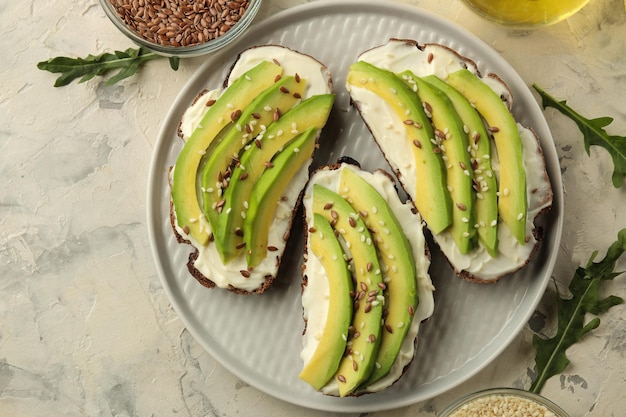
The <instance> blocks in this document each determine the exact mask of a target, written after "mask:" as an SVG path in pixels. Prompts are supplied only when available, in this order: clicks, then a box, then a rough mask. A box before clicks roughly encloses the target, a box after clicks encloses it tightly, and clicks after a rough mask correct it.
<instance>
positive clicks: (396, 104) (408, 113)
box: [347, 61, 452, 234]
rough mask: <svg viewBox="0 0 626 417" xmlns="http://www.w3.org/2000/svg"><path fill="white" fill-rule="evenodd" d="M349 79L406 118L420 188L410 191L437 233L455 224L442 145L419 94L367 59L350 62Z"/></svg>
mask: <svg viewBox="0 0 626 417" xmlns="http://www.w3.org/2000/svg"><path fill="white" fill-rule="evenodd" d="M347 83H348V85H351V86H354V87H359V88H365V89H368V90H369V91H371V92H373V93H374V94H376V95H377V96H379V97H380V98H381V99H382V100H384V101H385V102H386V103H387V104H388V105H389V106H391V107H392V108H393V110H394V111H395V112H396V113H397V114H398V116H399V117H400V120H402V121H403V122H404V126H405V129H406V131H407V133H408V135H409V138H410V140H411V142H412V143H411V144H410V145H411V146H410V148H411V149H412V152H413V158H414V161H415V170H416V172H417V182H416V186H417V189H416V190H415V194H414V195H413V193H412V192H409V194H410V195H411V198H412V199H413V201H414V203H415V206H416V207H417V209H418V211H419V212H420V214H421V215H422V217H423V218H424V221H425V222H426V223H427V224H428V228H429V229H430V230H431V231H432V232H433V233H435V234H437V233H440V232H442V231H443V230H445V229H446V228H447V227H448V226H450V225H451V224H452V203H451V199H450V194H449V193H448V192H447V189H446V170H445V166H444V163H443V160H442V158H441V155H440V154H439V152H440V149H439V147H438V146H435V145H434V144H433V143H432V142H431V139H433V138H434V131H433V129H432V127H431V124H430V120H429V119H428V117H427V116H426V114H425V112H424V108H423V107H422V103H421V102H420V101H419V99H418V97H417V95H416V94H415V92H414V91H413V90H412V89H411V88H410V87H409V86H407V85H406V84H405V82H404V81H403V80H402V79H400V78H399V77H397V76H396V74H394V73H392V72H390V71H387V70H384V69H381V68H377V67H376V66H374V65H372V64H369V63H367V62H365V61H358V62H356V63H354V64H352V65H351V66H350V69H349V71H348V77H347Z"/></svg>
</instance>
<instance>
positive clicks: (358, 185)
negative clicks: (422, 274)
mask: <svg viewBox="0 0 626 417" xmlns="http://www.w3.org/2000/svg"><path fill="white" fill-rule="evenodd" d="M339 190H340V195H341V196H342V197H343V198H344V199H346V200H347V201H348V202H349V203H350V205H351V206H352V207H353V208H354V209H355V210H357V211H358V212H359V213H361V214H362V215H364V214H367V216H366V217H363V219H364V222H365V224H366V226H367V228H368V229H369V230H370V232H371V233H372V237H373V239H374V242H375V246H376V248H377V250H378V259H379V261H380V264H381V266H382V270H383V276H384V283H385V287H386V289H385V291H384V295H385V309H386V312H385V315H384V318H383V331H382V338H381V345H380V350H379V351H378V356H377V358H376V366H375V368H374V371H373V372H372V374H371V375H370V377H369V378H368V379H367V381H365V382H364V383H363V384H362V386H363V387H366V386H368V385H371V384H373V383H374V382H376V381H378V380H379V379H380V378H382V377H384V376H385V375H387V374H388V373H389V370H390V369H391V366H392V365H393V364H394V362H395V360H396V358H397V356H398V353H399V352H400V348H401V347H402V343H403V342H404V339H405V336H406V334H407V332H408V330H409V327H410V325H411V321H412V319H413V314H412V312H415V311H416V309H417V304H418V294H417V271H416V264H415V259H414V257H413V250H412V247H411V244H410V243H409V240H408V238H407V237H406V235H405V234H404V231H403V230H402V226H400V223H399V222H398V219H397V218H396V216H395V214H394V213H393V211H392V210H391V208H390V207H389V205H388V204H387V202H386V201H385V199H384V198H383V196H381V195H380V194H379V193H378V191H377V190H376V189H375V188H374V187H373V186H372V185H370V184H369V183H367V182H366V181H365V180H364V179H363V178H362V177H361V176H359V175H358V174H357V173H355V172H354V171H353V170H352V169H349V168H348V167H344V168H343V169H342V171H341V177H340V185H339Z"/></svg>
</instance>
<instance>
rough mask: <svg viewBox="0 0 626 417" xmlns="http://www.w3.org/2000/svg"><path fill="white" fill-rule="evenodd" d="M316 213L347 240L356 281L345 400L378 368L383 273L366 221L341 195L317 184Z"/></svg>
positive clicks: (344, 363)
mask: <svg viewBox="0 0 626 417" xmlns="http://www.w3.org/2000/svg"><path fill="white" fill-rule="evenodd" d="M313 213H318V214H321V215H322V216H324V217H325V218H326V220H328V221H329V222H330V224H331V226H332V227H333V229H334V230H335V232H337V234H338V235H339V236H340V239H341V240H343V242H344V244H345V247H346V250H345V251H346V252H347V256H350V257H351V263H350V264H351V267H352V274H353V278H354V280H355V292H356V295H355V306H354V316H353V319H352V328H353V329H354V330H353V331H352V332H351V334H350V336H349V338H348V344H347V349H346V353H345V355H344V356H343V358H342V360H341V362H340V364H339V369H338V370H337V373H336V374H335V379H336V380H337V382H338V388H339V396H340V397H345V396H346V395H349V394H350V393H352V392H353V391H354V390H355V389H356V388H357V387H358V386H359V385H360V384H361V383H363V382H364V381H366V380H367V379H368V378H369V376H370V375H371V374H372V372H373V370H374V368H375V365H376V359H377V357H378V350H379V348H380V343H381V320H382V310H383V300H384V296H383V290H382V287H383V280H382V270H381V267H380V263H379V262H378V257H377V254H376V247H375V246H374V242H373V239H372V236H371V234H370V232H369V230H368V229H367V226H366V225H365V222H364V221H363V219H362V218H361V217H360V215H359V213H358V211H356V210H355V209H354V208H353V207H352V206H351V205H350V204H349V203H348V202H347V201H346V200H344V199H343V198H342V197H341V196H340V195H339V194H337V193H335V192H334V191H332V190H330V189H328V188H326V187H324V186H322V185H319V184H314V185H313Z"/></svg>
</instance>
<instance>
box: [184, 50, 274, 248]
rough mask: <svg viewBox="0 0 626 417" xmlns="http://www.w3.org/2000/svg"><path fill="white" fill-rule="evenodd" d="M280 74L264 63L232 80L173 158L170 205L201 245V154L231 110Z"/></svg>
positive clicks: (203, 229)
mask: <svg viewBox="0 0 626 417" xmlns="http://www.w3.org/2000/svg"><path fill="white" fill-rule="evenodd" d="M282 72H283V69H282V67H280V66H279V65H276V64H275V63H273V62H268V61H264V62H261V63H259V64H258V65H257V66H255V67H253V68H252V69H250V70H249V71H247V72H246V73H245V74H243V75H242V76H241V77H239V78H238V79H237V80H235V81H234V82H233V83H232V84H231V86H230V87H229V88H227V89H226V90H225V91H224V92H223V93H222V95H221V96H220V97H219V98H218V99H217V100H216V101H215V103H214V104H213V105H212V106H211V107H210V108H209V110H208V111H207V113H206V114H205V115H204V117H203V118H202V121H201V122H200V125H199V127H198V128H197V129H196V130H194V132H193V133H192V134H191V136H190V137H189V139H188V140H187V142H186V143H185V146H183V149H182V150H181V152H180V154H179V155H178V157H177V159H176V164H175V165H174V170H173V175H172V202H173V205H174V213H175V215H176V221H177V223H178V225H179V226H180V227H181V228H182V229H184V230H185V231H187V230H188V234H189V235H190V236H191V237H192V238H194V239H195V240H196V241H197V242H198V243H199V244H201V245H206V244H207V243H208V240H209V233H208V232H207V228H206V227H205V225H204V224H205V222H204V221H203V220H204V214H203V211H202V207H201V200H202V199H201V197H200V196H199V195H198V190H197V179H196V178H197V176H198V173H199V167H200V163H201V160H202V158H203V155H204V154H205V153H206V151H207V149H209V146H211V145H212V143H213V141H214V140H215V138H216V137H217V136H218V135H219V134H220V132H222V131H223V130H224V128H226V127H227V126H228V125H229V124H230V123H231V114H232V113H233V111H235V110H234V109H242V108H244V107H246V106H247V105H248V104H249V103H250V102H251V101H252V100H253V99H254V98H255V97H256V96H257V95H258V94H260V93H261V92H262V91H263V90H265V89H266V88H268V87H269V86H270V85H272V84H274V79H275V78H276V76H279V75H281V74H282Z"/></svg>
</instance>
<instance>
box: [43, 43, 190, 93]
mask: <svg viewBox="0 0 626 417" xmlns="http://www.w3.org/2000/svg"><path fill="white" fill-rule="evenodd" d="M159 58H165V57H164V56H162V55H159V54H156V53H154V52H151V51H149V50H147V49H145V48H137V49H134V48H128V49H126V50H125V51H115V52H114V53H108V52H107V53H103V54H101V55H91V54H89V55H88V56H87V57H86V58H70V57H65V56H59V57H56V58H51V59H49V60H47V61H42V62H39V63H38V64H37V68H39V69H40V70H44V71H49V72H52V73H57V74H58V73H60V74H61V76H60V77H58V78H57V79H56V81H55V83H54V86H55V87H62V86H65V85H68V84H69V83H71V82H72V81H74V80H75V79H79V81H78V82H79V83H82V82H85V81H88V80H91V79H92V78H94V77H96V76H100V75H105V74H107V73H108V72H110V71H113V70H118V72H117V73H116V74H115V75H114V76H112V77H111V78H109V79H108V80H107V82H106V84H107V85H113V84H115V83H117V82H118V81H120V80H123V79H125V78H128V77H130V76H132V75H134V74H136V73H137V71H139V67H140V66H141V65H143V64H144V63H145V62H147V61H150V60H153V59H159ZM169 60H170V66H171V67H172V69H173V70H174V71H176V70H177V69H178V64H179V58H177V57H170V58H169Z"/></svg>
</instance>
